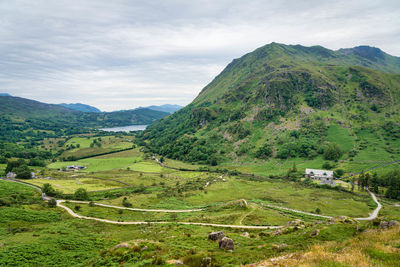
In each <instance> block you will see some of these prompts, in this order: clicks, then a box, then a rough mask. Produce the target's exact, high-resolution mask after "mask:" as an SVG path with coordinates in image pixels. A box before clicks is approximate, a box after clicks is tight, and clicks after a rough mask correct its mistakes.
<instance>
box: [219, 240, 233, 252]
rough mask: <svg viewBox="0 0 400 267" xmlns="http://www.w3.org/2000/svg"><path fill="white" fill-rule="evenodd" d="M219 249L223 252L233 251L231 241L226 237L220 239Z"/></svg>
mask: <svg viewBox="0 0 400 267" xmlns="http://www.w3.org/2000/svg"><path fill="white" fill-rule="evenodd" d="M219 248H220V249H224V250H233V249H234V243H233V240H232V239H230V238H228V237H224V238H222V239H221V240H220V241H219Z"/></svg>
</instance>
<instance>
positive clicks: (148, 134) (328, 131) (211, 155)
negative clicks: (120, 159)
mask: <svg viewBox="0 0 400 267" xmlns="http://www.w3.org/2000/svg"><path fill="white" fill-rule="evenodd" d="M399 73H400V58H398V57H393V56H390V55H388V54H386V53H384V52H383V51H381V50H380V49H378V48H373V47H365V46H361V47H355V48H350V49H341V50H338V51H332V50H329V49H326V48H323V47H321V46H313V47H304V46H300V45H283V44H277V43H271V44H268V45H265V46H263V47H261V48H258V49H256V50H255V51H253V52H251V53H248V54H246V55H244V56H242V57H241V58H239V59H235V60H233V61H232V62H231V63H230V64H229V65H228V66H227V67H226V68H225V69H224V70H223V71H222V72H221V73H220V74H219V75H218V76H217V77H216V78H215V79H214V80H213V81H212V82H211V83H210V84H208V85H207V86H206V87H205V88H204V89H203V90H202V91H201V92H200V94H199V95H198V96H197V98H196V99H194V101H193V102H192V103H191V104H190V105H188V106H186V107H185V108H183V109H181V110H179V111H178V112H176V113H174V114H173V115H171V116H168V117H166V118H164V119H163V120H161V121H160V122H158V123H156V124H154V125H152V126H151V127H149V128H148V130H147V131H145V132H144V133H143V136H142V139H143V140H147V141H148V143H149V146H148V147H149V149H150V150H151V151H153V152H156V153H159V154H162V155H165V156H167V157H170V158H174V159H175V158H177V159H181V160H186V161H191V162H204V163H211V164H217V163H221V162H227V161H231V160H236V161H251V160H253V159H254V158H261V159H268V158H281V159H286V158H315V157H318V155H319V154H323V153H324V150H325V153H328V152H326V151H330V150H335V149H336V148H337V146H336V145H335V144H338V147H339V150H341V151H339V152H341V153H339V154H338V155H337V156H335V157H334V158H337V157H341V156H342V154H344V155H343V156H342V157H343V158H350V157H355V156H356V155H357V154H359V153H361V152H362V150H365V149H366V148H368V149H369V146H368V144H371V143H375V142H376V143H379V146H376V147H375V149H377V151H371V153H369V155H375V156H377V155H379V156H382V155H384V157H385V159H388V160H389V159H392V158H396V157H397V158H399V157H400V156H399V155H398V154H399V153H400V151H399V149H398V147H400V144H399V137H400V135H399V133H400V125H399V121H400V120H399V119H400V116H399V109H400V105H399V103H400V102H399V100H400V90H399V88H400V75H399ZM328 147H329V149H328ZM364 152H365V151H364ZM372 152H374V153H372ZM367 154H368V153H367ZM326 157H327V158H328V159H329V158H330V157H329V156H326ZM366 157H368V156H366ZM372 157H373V156H372ZM365 159H367V158H365Z"/></svg>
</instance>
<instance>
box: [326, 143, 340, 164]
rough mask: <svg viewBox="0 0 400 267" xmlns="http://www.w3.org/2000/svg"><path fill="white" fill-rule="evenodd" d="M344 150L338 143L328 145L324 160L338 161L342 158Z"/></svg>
mask: <svg viewBox="0 0 400 267" xmlns="http://www.w3.org/2000/svg"><path fill="white" fill-rule="evenodd" d="M342 153H343V152H342V150H341V149H340V147H339V145H338V144H336V143H328V144H327V145H326V146H325V147H324V159H325V160H338V159H339V158H340V157H341V156H342Z"/></svg>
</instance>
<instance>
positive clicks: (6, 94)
mask: <svg viewBox="0 0 400 267" xmlns="http://www.w3.org/2000/svg"><path fill="white" fill-rule="evenodd" d="M0 96H11V95H10V94H8V93H0Z"/></svg>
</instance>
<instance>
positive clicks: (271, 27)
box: [0, 0, 400, 110]
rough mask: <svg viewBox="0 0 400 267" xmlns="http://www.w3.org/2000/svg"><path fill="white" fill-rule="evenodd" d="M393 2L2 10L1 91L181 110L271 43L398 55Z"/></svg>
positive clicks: (77, 4) (52, 4)
mask: <svg viewBox="0 0 400 267" xmlns="http://www.w3.org/2000/svg"><path fill="white" fill-rule="evenodd" d="M399 11H400V3H399V2H398V1H372V0H371V1H350V2H349V1H343V0H341V1H316V0H311V1H294V0H286V1H281V0H274V1H261V0H253V1H238V0H234V1H228V0H221V1H211V0H210V1H207V0H201V1H183V0H181V1H178V0H169V1H167V0H164V1H161V0H159V1H144V0H143V1H128V0H126V1H124V0H119V1H105V0H104V1H100V0H92V1H81V0H80V1H78V0H76V1H63V0H58V1H50V0H47V1H45V0H38V1H28V0H16V1H3V2H0V51H1V60H0V91H4V92H9V93H11V94H14V95H18V96H22V97H28V98H33V99H37V100H40V101H44V102H51V103H59V102H83V103H87V104H91V105H94V106H97V107H99V108H101V109H103V110H117V109H127V108H134V107H137V106H144V105H151V104H163V103H176V104H188V103H190V101H191V100H192V99H193V98H194V97H195V96H196V95H197V94H198V93H199V92H200V90H201V89H202V88H203V87H204V86H205V85H206V84H207V83H208V82H210V81H211V80H212V78H213V77H215V76H216V75H217V74H218V73H219V72H220V71H221V70H222V69H223V67H224V66H225V65H226V64H227V63H229V62H230V61H231V60H232V59H233V58H236V57H240V56H241V55H243V54H244V53H247V52H250V51H252V50H254V49H255V48H257V47H259V46H261V45H264V44H266V43H270V42H272V41H275V42H281V43H287V44H298V43H299V44H303V45H317V44H318V45H323V46H326V47H328V48H331V49H338V48H341V47H352V46H356V45H361V44H367V45H372V46H377V47H380V48H381V49H383V50H384V51H386V52H388V53H391V54H394V55H400V47H399V46H398V45H397V44H398V43H399V41H400V19H399V16H398V14H399Z"/></svg>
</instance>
